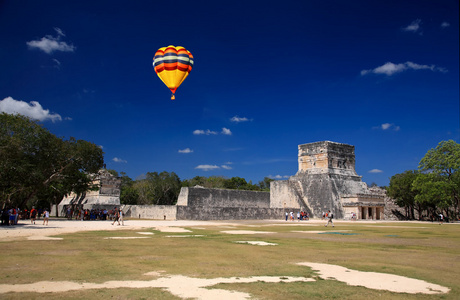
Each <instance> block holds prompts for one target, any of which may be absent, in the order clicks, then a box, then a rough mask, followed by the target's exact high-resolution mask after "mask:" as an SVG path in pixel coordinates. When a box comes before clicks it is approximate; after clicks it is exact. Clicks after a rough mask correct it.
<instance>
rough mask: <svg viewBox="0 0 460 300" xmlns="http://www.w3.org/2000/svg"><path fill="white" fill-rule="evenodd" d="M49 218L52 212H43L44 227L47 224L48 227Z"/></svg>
mask: <svg viewBox="0 0 460 300" xmlns="http://www.w3.org/2000/svg"><path fill="white" fill-rule="evenodd" d="M49 218H50V212H49V211H48V210H47V209H45V211H44V212H43V225H45V223H46V225H48V220H49Z"/></svg>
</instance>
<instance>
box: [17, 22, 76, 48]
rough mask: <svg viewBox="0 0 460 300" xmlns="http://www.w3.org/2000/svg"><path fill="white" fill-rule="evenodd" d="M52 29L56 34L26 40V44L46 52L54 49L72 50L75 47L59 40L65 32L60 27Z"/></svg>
mask: <svg viewBox="0 0 460 300" xmlns="http://www.w3.org/2000/svg"><path fill="white" fill-rule="evenodd" d="M54 30H55V31H56V33H57V36H52V35H47V36H45V37H42V38H41V39H40V40H32V41H29V42H26V44H27V46H29V48H31V49H39V50H41V51H43V52H45V53H47V54H52V53H53V52H55V51H61V52H74V51H75V50H76V49H77V48H76V47H75V46H74V45H72V44H68V43H67V42H63V41H61V38H62V37H65V34H64V32H63V31H62V30H61V29H60V28H54Z"/></svg>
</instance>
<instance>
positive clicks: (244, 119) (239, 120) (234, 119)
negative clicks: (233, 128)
mask: <svg viewBox="0 0 460 300" xmlns="http://www.w3.org/2000/svg"><path fill="white" fill-rule="evenodd" d="M230 121H232V122H235V123H240V122H248V121H249V119H248V118H246V117H239V116H234V117H233V118H231V119H230Z"/></svg>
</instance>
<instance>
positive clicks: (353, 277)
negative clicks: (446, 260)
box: [298, 262, 450, 294]
mask: <svg viewBox="0 0 460 300" xmlns="http://www.w3.org/2000/svg"><path fill="white" fill-rule="evenodd" d="M298 265H300V266H307V267H310V268H312V269H313V270H315V271H318V272H319V276H320V277H321V278H323V279H335V280H338V281H341V282H345V283H346V284H348V285H353V286H364V287H366V288H369V289H375V290H387V291H390V292H396V293H408V294H417V293H422V294H444V293H448V292H449V291H450V289H449V288H446V287H444V286H441V285H437V284H433V283H429V282H426V281H423V280H419V279H413V278H408V277H404V276H399V275H393V274H385V273H376V272H362V271H356V270H351V269H347V268H344V267H341V266H337V265H329V264H320V263H309V262H303V263H298Z"/></svg>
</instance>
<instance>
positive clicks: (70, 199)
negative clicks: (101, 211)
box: [59, 170, 121, 209]
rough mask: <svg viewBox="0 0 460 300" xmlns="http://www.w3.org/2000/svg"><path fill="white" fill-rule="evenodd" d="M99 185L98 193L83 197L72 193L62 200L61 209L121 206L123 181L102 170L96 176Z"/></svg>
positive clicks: (85, 194)
mask: <svg viewBox="0 0 460 300" xmlns="http://www.w3.org/2000/svg"><path fill="white" fill-rule="evenodd" d="M93 183H95V184H98V185H99V189H98V190H96V191H87V192H86V193H83V194H81V195H77V194H75V193H71V194H70V195H68V196H67V197H64V199H62V201H61V203H59V208H60V209H62V208H63V207H64V206H69V205H71V206H74V207H79V208H80V207H81V206H82V205H83V206H84V205H87V207H88V206H89V205H91V206H92V205H110V206H118V205H120V187H121V179H120V178H119V177H116V176H114V175H112V174H110V173H109V172H108V171H107V170H100V171H99V173H98V174H97V175H96V177H95V179H94V182H93Z"/></svg>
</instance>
